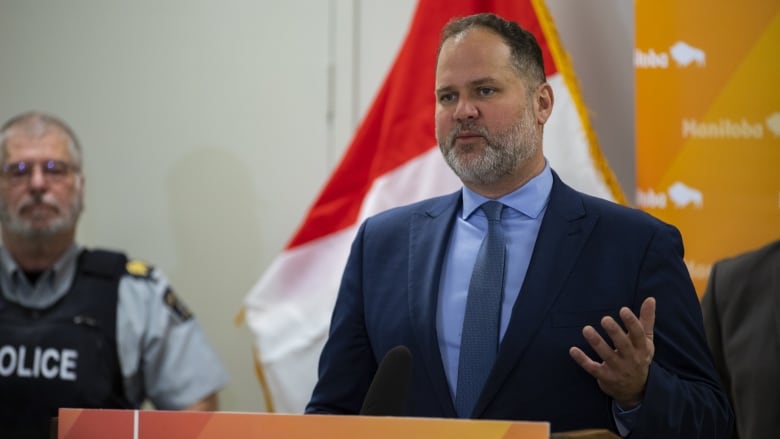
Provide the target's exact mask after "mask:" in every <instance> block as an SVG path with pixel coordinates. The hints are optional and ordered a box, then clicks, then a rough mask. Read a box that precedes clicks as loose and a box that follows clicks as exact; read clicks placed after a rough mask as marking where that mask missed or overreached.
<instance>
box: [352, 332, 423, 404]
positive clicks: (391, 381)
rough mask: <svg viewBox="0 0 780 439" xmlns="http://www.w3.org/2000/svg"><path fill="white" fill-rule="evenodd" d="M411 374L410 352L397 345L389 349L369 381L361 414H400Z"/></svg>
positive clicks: (404, 347)
mask: <svg viewBox="0 0 780 439" xmlns="http://www.w3.org/2000/svg"><path fill="white" fill-rule="evenodd" d="M411 376H412V353H411V352H409V348H407V347H406V346H403V345H399V346H396V347H394V348H393V349H390V350H389V351H388V352H387V354H385V358H383V359H382V362H381V363H379V368H378V369H377V371H376V375H374V379H373V380H372V381H371V386H369V388H368V392H366V399H364V400H363V407H362V408H361V409H360V414H361V415H366V416H401V415H403V411H404V403H405V402H406V395H407V393H408V392H409V384H410V381H411V380H410V378H411Z"/></svg>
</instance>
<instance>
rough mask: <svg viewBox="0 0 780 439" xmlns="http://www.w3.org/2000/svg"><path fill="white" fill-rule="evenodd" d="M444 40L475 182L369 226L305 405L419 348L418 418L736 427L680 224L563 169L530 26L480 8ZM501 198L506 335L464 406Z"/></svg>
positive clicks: (414, 411) (439, 130)
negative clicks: (555, 153)
mask: <svg viewBox="0 0 780 439" xmlns="http://www.w3.org/2000/svg"><path fill="white" fill-rule="evenodd" d="M441 41H442V42H441V44H440V47H439V53H438V59H437V67H436V90H435V96H436V100H437V106H436V135H437V139H438V142H439V146H440V149H441V151H442V154H443V155H444V158H445V160H446V161H447V162H448V164H449V165H450V167H451V168H452V169H453V171H454V172H455V173H456V175H458V177H459V178H460V179H461V181H462V182H463V188H462V190H461V191H458V192H457V193H454V194H451V195H447V196H443V197H438V198H433V199H430V200H426V201H422V202H420V203H417V204H413V205H410V206H405V207H401V208H397V209H392V210H389V211H387V212H384V213H381V214H379V215H376V216H374V217H372V218H369V219H367V220H366V221H365V222H364V223H363V224H362V225H361V227H360V229H359V231H358V233H357V236H356V238H355V240H354V243H353V245H352V250H351V254H350V256H349V260H348V262H347V266H346V269H345V271H344V275H343V279H342V284H341V288H340V290H339V295H338V299H337V302H336V307H335V309H334V312H333V318H332V322H331V328H330V335H329V338H328V341H327V343H326V345H325V348H324V349H323V352H322V356H321V359H320V370H319V381H318V383H317V385H316V387H315V389H314V392H313V395H312V398H311V401H310V402H309V405H308V407H307V413H334V414H337V413H342V414H354V413H358V412H359V410H360V408H361V405H362V402H363V399H364V397H365V395H366V392H367V389H368V388H369V385H370V384H371V381H372V379H373V376H374V374H375V373H376V370H377V365H378V363H379V361H380V360H381V359H382V357H383V356H384V354H385V353H386V352H388V351H389V350H390V349H392V348H393V347H395V346H397V345H405V346H407V347H408V348H409V350H410V351H411V353H412V356H413V358H414V367H413V371H412V378H411V385H410V393H409V396H408V398H407V400H406V402H405V409H404V413H403V414H404V415H406V416H425V417H437V418H451V417H467V418H485V419H512V420H536V421H549V422H550V424H551V429H552V431H563V430H574V429H588V428H598V429H609V430H612V431H614V432H616V433H619V434H621V435H622V436H628V435H630V436H631V437H632V438H640V437H641V438H645V437H647V438H650V437H653V438H666V439H669V438H686V439H691V438H717V437H727V436H728V435H729V433H730V431H731V425H732V422H733V420H732V418H733V416H732V413H731V408H730V406H729V403H728V399H727V397H726V395H725V394H724V392H723V390H722V388H721V385H720V383H719V381H718V378H717V373H716V371H715V369H714V366H713V363H712V358H711V356H710V353H709V351H708V349H707V343H706V340H705V335H704V330H703V325H702V317H701V311H700V307H699V303H698V299H697V297H696V293H695V291H694V288H693V285H692V283H691V280H690V277H689V275H688V272H687V269H686V267H685V264H684V263H683V259H682V255H683V246H682V240H681V237H680V234H679V232H678V231H677V229H675V228H674V227H672V226H670V225H668V224H664V223H662V222H660V221H658V220H656V219H654V218H653V217H651V216H649V215H647V214H645V213H642V212H639V211H636V210H633V209H629V208H625V207H622V206H619V205H616V204H614V203H610V202H607V201H604V200H601V199H597V198H594V197H590V196H587V195H585V194H582V193H579V192H577V191H575V190H573V189H572V188H570V187H568V186H567V185H566V184H564V183H563V182H562V181H561V180H560V179H559V178H558V176H557V175H556V174H555V172H554V171H552V170H551V168H550V165H549V163H548V162H547V161H546V159H545V157H544V154H543V151H542V131H543V127H544V124H545V122H546V121H547V119H548V118H549V116H550V114H551V112H552V107H553V92H552V89H551V87H550V85H549V84H548V83H547V82H546V78H545V75H544V66H543V61H542V55H541V51H540V48H539V46H538V44H537V43H536V40H535V39H534V37H533V36H532V35H531V34H530V33H529V32H527V31H525V30H523V29H522V28H520V27H519V26H518V25H517V24H516V23H512V22H508V21H505V20H503V19H501V18H500V17H497V16H495V15H491V14H479V15H475V16H470V17H466V18H462V19H459V20H455V21H453V22H450V23H449V24H448V25H447V26H446V27H445V28H444V30H443V32H442V39H441ZM489 200H497V201H499V202H501V203H502V204H503V205H504V207H503V213H502V216H501V219H500V221H501V227H502V230H503V234H504V236H505V238H506V249H505V255H506V263H505V267H506V269H505V274H504V280H503V296H502V297H501V305H500V312H499V314H500V316H499V319H498V320H499V323H498V332H499V334H498V337H499V345H498V349H497V352H496V359H495V361H494V362H493V365H492V368H491V369H490V371H489V375H488V377H487V379H486V381H485V384H484V386H483V387H482V390H481V393H479V395H478V398H477V399H476V402H475V404H474V405H473V409H472V410H470V411H469V413H460V414H459V413H458V412H457V411H456V408H455V404H454V401H455V400H456V396H457V395H458V387H459V384H458V368H459V362H460V358H461V356H460V355H461V330H462V328H463V324H464V315H465V314H466V303H467V296H468V294H469V293H468V289H469V282H470V278H471V272H472V271H473V269H474V265H475V260H476V259H477V251H478V249H479V248H480V243H481V241H482V239H483V237H484V236H485V234H486V228H487V219H486V217H485V215H484V214H483V213H482V211H481V210H480V206H481V205H482V204H483V203H485V202H487V201H489Z"/></svg>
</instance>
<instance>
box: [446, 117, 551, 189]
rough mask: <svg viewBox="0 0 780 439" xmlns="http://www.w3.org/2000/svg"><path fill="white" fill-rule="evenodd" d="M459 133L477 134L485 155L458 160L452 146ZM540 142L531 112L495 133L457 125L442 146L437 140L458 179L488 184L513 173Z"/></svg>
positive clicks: (466, 125) (480, 127)
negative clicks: (480, 139)
mask: <svg viewBox="0 0 780 439" xmlns="http://www.w3.org/2000/svg"><path fill="white" fill-rule="evenodd" d="M528 110H530V108H529V109H528ZM462 131H467V132H472V133H476V134H479V135H480V136H482V137H484V138H485V141H486V143H487V145H486V147H485V149H484V153H483V154H482V155H481V156H479V157H477V158H472V159H471V160H469V161H468V162H466V161H464V160H462V159H461V157H460V156H459V154H458V148H456V147H455V139H456V138H457V136H458V135H460V133H461V132H462ZM540 143H541V139H540V133H539V132H538V131H537V129H536V121H535V118H534V115H533V112H532V111H526V114H525V115H524V116H523V117H522V118H521V120H520V121H519V122H518V123H517V124H516V125H514V126H512V127H510V128H509V129H507V130H505V131H500V132H497V133H494V134H491V133H489V132H488V130H487V128H485V127H483V126H480V125H476V124H459V125H457V126H456V127H455V129H454V130H453V131H452V132H450V134H449V135H448V136H447V138H446V139H445V141H444V143H442V142H441V141H439V149H440V150H441V151H442V153H443V155H444V159H445V160H446V161H447V164H448V165H449V166H450V168H452V170H453V171H454V172H455V175H457V176H458V177H459V178H460V179H461V180H463V181H464V182H469V183H474V184H480V185H487V184H493V183H495V182H497V181H498V180H500V179H501V178H502V177H504V176H506V175H510V174H511V173H512V172H514V171H515V170H516V169H517V167H518V165H519V164H520V163H522V162H525V161H527V160H528V159H529V158H531V156H533V154H534V153H535V152H536V149H537V147H538V146H537V145H539V144H540Z"/></svg>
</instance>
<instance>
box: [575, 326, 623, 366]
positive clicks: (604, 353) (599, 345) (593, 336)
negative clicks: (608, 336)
mask: <svg viewBox="0 0 780 439" xmlns="http://www.w3.org/2000/svg"><path fill="white" fill-rule="evenodd" d="M582 335H583V337H585V340H587V342H588V344H589V345H590V347H592V348H593V350H594V351H596V355H598V356H599V357H600V358H601V359H602V360H604V361H610V359H612V357H614V356H615V355H616V354H615V351H614V349H612V347H611V346H610V345H609V344H607V342H606V341H604V339H603V338H602V337H601V335H599V333H598V332H596V329H594V328H593V327H592V326H590V325H588V326H586V327H584V328H582Z"/></svg>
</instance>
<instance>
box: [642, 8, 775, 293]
mask: <svg viewBox="0 0 780 439" xmlns="http://www.w3.org/2000/svg"><path fill="white" fill-rule="evenodd" d="M634 65H635V69H636V118H637V120H636V138H637V151H636V158H637V194H636V204H637V206H638V207H640V208H641V209H643V210H645V211H647V212H649V213H651V214H653V215H655V216H656V217H658V218H660V219H662V220H664V221H666V222H669V223H671V224H674V225H675V226H677V227H678V228H679V229H680V231H681V232H682V235H683V240H684V242H685V250H686V254H685V261H686V264H687V265H688V269H689V271H690V272H691V276H692V278H693V280H694V284H695V285H696V289H697V291H698V293H699V296H701V295H702V294H703V292H704V288H705V286H706V282H707V278H708V276H709V272H710V268H711V267H712V264H713V262H715V261H716V260H718V259H721V258H723V257H727V256H732V255H735V254H737V253H741V252H743V251H746V250H749V249H753V248H757V247H760V246H761V245H763V244H765V243H767V242H769V241H771V240H773V239H776V238H778V237H780V2H778V1H777V0H745V1H740V2H734V1H726V0H716V1H714V2H713V1H712V0H689V1H685V2H680V1H677V0H652V1H650V0H639V1H637V2H636V48H635V52H634Z"/></svg>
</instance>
